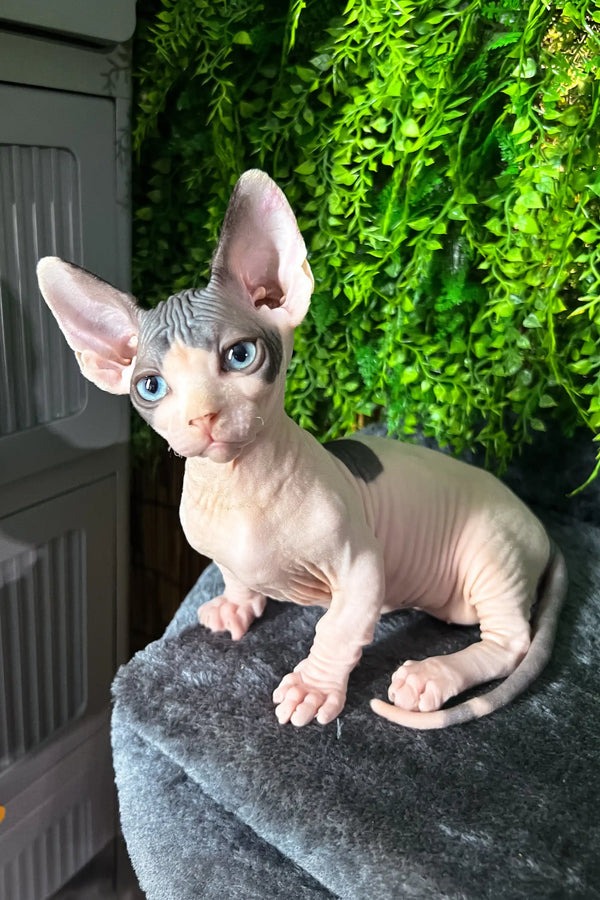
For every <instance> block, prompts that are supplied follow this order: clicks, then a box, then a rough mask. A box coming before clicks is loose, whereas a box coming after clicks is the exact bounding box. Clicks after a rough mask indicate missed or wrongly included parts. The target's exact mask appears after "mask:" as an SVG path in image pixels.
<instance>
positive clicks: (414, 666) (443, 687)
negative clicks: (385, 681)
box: [388, 658, 458, 712]
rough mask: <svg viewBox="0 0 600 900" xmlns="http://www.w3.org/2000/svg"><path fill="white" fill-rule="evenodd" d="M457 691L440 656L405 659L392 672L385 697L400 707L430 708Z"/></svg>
mask: <svg viewBox="0 0 600 900" xmlns="http://www.w3.org/2000/svg"><path fill="white" fill-rule="evenodd" d="M457 692H458V691H457V689H456V687H455V686H454V680H453V678H452V673H451V672H450V671H448V669H447V667H445V666H444V663H443V662H442V661H441V660H440V659H435V658H430V659H423V660H420V661H418V662H415V661H414V660H412V659H407V660H406V662H405V663H404V664H403V665H401V666H400V668H399V669H398V670H397V671H396V672H394V674H393V676H392V682H391V684H390V687H389V690H388V697H389V699H390V700H391V702H392V703H393V704H394V706H398V707H400V709H408V710H415V711H418V712H431V711H432V710H434V709H440V707H441V706H443V705H444V703H445V702H446V700H448V699H449V698H450V697H453V696H454V695H455V694H456V693H457Z"/></svg>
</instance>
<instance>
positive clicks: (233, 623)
mask: <svg viewBox="0 0 600 900" xmlns="http://www.w3.org/2000/svg"><path fill="white" fill-rule="evenodd" d="M262 608H264V602H263V603H262ZM262 608H261V609H258V608H257V605H256V603H255V602H253V603H243V604H242V603H232V601H231V600H228V599H227V597H225V596H224V595H221V596H220V597H214V598H213V599H212V600H208V601H207V602H206V603H203V604H202V606H200V608H199V609H198V619H199V621H200V624H201V625H204V626H205V628H208V629H209V630H210V631H229V633H230V634H231V637H232V639H233V640H234V641H239V639H240V638H241V637H243V636H244V635H245V634H246V632H247V631H248V629H249V628H250V626H251V625H252V623H253V621H254V620H255V619H256V618H257V617H258V616H260V615H261V613H262Z"/></svg>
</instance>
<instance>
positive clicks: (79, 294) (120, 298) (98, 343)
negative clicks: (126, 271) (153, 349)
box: [37, 256, 139, 394]
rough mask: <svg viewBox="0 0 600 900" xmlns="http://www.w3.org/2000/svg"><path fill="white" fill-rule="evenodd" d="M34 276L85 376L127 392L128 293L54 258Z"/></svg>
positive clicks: (132, 330)
mask: <svg viewBox="0 0 600 900" xmlns="http://www.w3.org/2000/svg"><path fill="white" fill-rule="evenodd" d="M37 275H38V283H39V286H40V291H41V293H42V296H43V297H44V299H45V301H46V303H47V304H48V306H49V307H50V309H51V311H52V313H53V314H54V317H55V318H56V321H57V322H58V324H59V326H60V329H61V331H62V332H63V334H64V336H65V338H66V341H67V343H68V345H69V346H70V347H71V349H72V350H73V351H74V352H75V356H76V358H77V362H78V363H79V367H80V369H81V371H82V373H83V374H84V375H85V377H86V378H87V379H88V380H89V381H91V382H93V383H94V384H95V385H97V387H99V388H101V389H102V390H104V391H108V392H109V393H111V394H127V393H129V387H130V384H131V375H132V372H133V366H134V361H135V356H136V353H137V343H138V333H139V317H138V313H139V309H138V307H137V305H136V303H135V301H134V299H133V297H131V296H130V295H129V294H125V293H123V292H122V291H119V290H117V288H115V287H113V286H112V285H111V284H108V282H106V281H103V280H102V279H101V278H97V277H96V276H95V275H92V274H91V273H90V272H86V271H85V269H80V268H79V266H75V265H73V264H72V263H68V262H65V261H64V260H62V259H59V258H58V257H55V256H46V257H44V258H43V259H41V260H40V261H39V263H38V267H37Z"/></svg>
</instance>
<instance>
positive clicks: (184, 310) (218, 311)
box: [138, 284, 284, 381]
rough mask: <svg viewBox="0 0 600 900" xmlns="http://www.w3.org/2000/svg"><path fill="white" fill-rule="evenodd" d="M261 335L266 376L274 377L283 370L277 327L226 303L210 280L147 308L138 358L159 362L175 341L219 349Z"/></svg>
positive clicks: (140, 337) (157, 364)
mask: <svg viewBox="0 0 600 900" xmlns="http://www.w3.org/2000/svg"><path fill="white" fill-rule="evenodd" d="M256 337H260V338H262V339H263V341H264V343H265V345H266V348H267V355H268V361H267V366H266V369H265V376H266V378H267V380H268V381H274V380H275V378H276V377H277V375H278V373H279V372H280V370H281V366H282V361H283V352H284V351H283V344H282V340H281V336H280V334H279V332H278V331H277V329H274V328H266V327H265V326H264V325H263V324H262V323H260V322H258V321H257V317H256V315H253V314H252V313H251V312H250V311H246V310H245V309H244V308H243V307H242V306H240V305H238V304H232V303H224V302H223V299H222V298H221V297H220V295H219V291H218V290H215V289H214V288H213V286H212V285H211V284H209V285H208V286H207V287H206V288H202V289H196V290H187V291H181V292H180V293H179V294H174V295H173V296H171V297H169V299H168V300H165V301H164V302H162V303H159V304H158V306H156V307H155V308H154V309H150V310H146V311H145V312H144V313H143V316H142V318H141V322H140V332H139V338H138V357H139V362H142V361H143V363H150V362H152V363H154V365H156V366H160V365H161V364H162V361H163V359H164V357H165V355H166V354H167V352H168V351H169V350H170V348H171V347H172V346H173V345H174V344H175V343H180V344H185V345H186V346H187V347H193V348H198V349H201V350H208V351H209V352H210V351H212V352H218V351H220V350H221V349H222V348H223V343H227V342H228V341H229V342H231V341H232V340H233V339H235V340H246V339H254V338H256Z"/></svg>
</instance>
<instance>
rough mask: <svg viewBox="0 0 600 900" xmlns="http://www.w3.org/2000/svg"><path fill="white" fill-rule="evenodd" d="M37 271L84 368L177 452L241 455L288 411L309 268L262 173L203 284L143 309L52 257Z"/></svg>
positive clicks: (234, 203) (249, 177) (249, 176)
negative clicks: (123, 397) (127, 401)
mask: <svg viewBox="0 0 600 900" xmlns="http://www.w3.org/2000/svg"><path fill="white" fill-rule="evenodd" d="M38 281H39V285H40V290H41V292H42V295H43V296H44V299H45V300H46V302H47V304H48V306H49V307H50V309H51V310H52V312H53V313H54V316H55V317H56V319H57V321H58V324H59V326H60V328H61V329H62V331H63V334H64V336H65V338H66V340H67V342H68V344H69V346H70V347H71V348H72V349H73V350H74V351H75V355H76V357H77V361H78V363H79V366H80V368H81V371H82V372H83V374H84V375H85V377H86V378H88V379H89V380H90V381H92V382H93V383H94V384H95V385H97V386H98V387H100V388H102V389H103V390H105V391H110V392H111V393H114V394H127V393H128V394H129V395H130V397H131V401H132V403H133V405H134V406H135V408H136V409H137V411H138V412H139V413H140V415H141V416H142V417H143V418H144V419H145V420H146V421H147V422H149V424H150V425H151V426H152V427H153V428H154V429H155V430H156V431H157V432H158V433H159V434H160V435H162V436H163V437H164V438H165V439H166V440H167V441H168V442H169V444H170V446H171V447H172V448H173V450H175V452H176V453H179V454H180V455H181V456H188V457H189V456H205V457H208V458H210V459H213V460H214V461H215V462H229V461H231V460H233V459H236V458H237V457H238V456H239V455H240V454H241V453H242V452H243V450H244V447H247V446H248V445H249V444H251V443H252V442H253V441H254V440H255V439H256V437H257V436H258V435H259V434H260V432H261V431H262V430H263V429H264V428H265V427H268V425H269V423H270V422H272V421H274V419H275V418H276V416H277V415H279V414H280V413H281V409H282V405H283V394H284V389H285V372H286V369H287V366H288V363H289V360H290V357H291V353H292V343H293V330H294V328H295V327H296V325H298V324H299V323H300V322H301V321H302V319H303V318H304V316H305V314H306V311H307V309H308V305H309V302H310V295H311V293H312V289H313V278H312V275H311V272H310V268H309V265H308V261H307V259H306V247H305V244H304V241H303V239H302V236H301V235H300V232H299V230H298V226H297V223H296V219H295V217H294V214H293V212H292V210H291V209H290V206H289V204H288V202H287V200H286V198H285V196H284V194H283V193H282V191H281V190H280V189H279V188H278V187H277V185H276V184H275V183H274V182H273V181H272V180H271V179H270V178H269V177H268V175H265V173H264V172H259V171H257V170H251V171H248V172H245V173H244V174H243V175H242V177H241V178H240V179H239V181H238V183H237V184H236V186H235V188H234V191H233V194H232V196H231V200H230V202H229V206H228V208H227V213H226V215H225V220H224V222H223V228H222V232H221V237H220V240H219V243H218V245H217V249H216V251H215V254H214V256H213V260H212V265H211V276H210V280H209V283H208V284H207V286H206V287H205V288H201V289H198V290H188V291H182V292H181V293H179V294H175V295H174V296H172V297H169V299H168V300H166V301H164V302H163V303H159V305H158V306H157V307H156V308H155V309H151V310H144V309H142V308H141V307H139V306H138V305H137V303H136V301H135V300H134V298H133V297H131V296H130V295H129V294H124V293H122V292H121V291H118V290H117V289H116V288H114V287H113V286H112V285H110V284H107V282H105V281H102V280H101V279H99V278H97V277H96V276H94V275H92V274H90V273H89V272H86V271H85V270H84V269H80V268H79V267H77V266H74V265H72V264H71V263H67V262H64V261H63V260H60V259H58V258H56V257H45V258H44V259H42V260H40V262H39V264H38Z"/></svg>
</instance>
